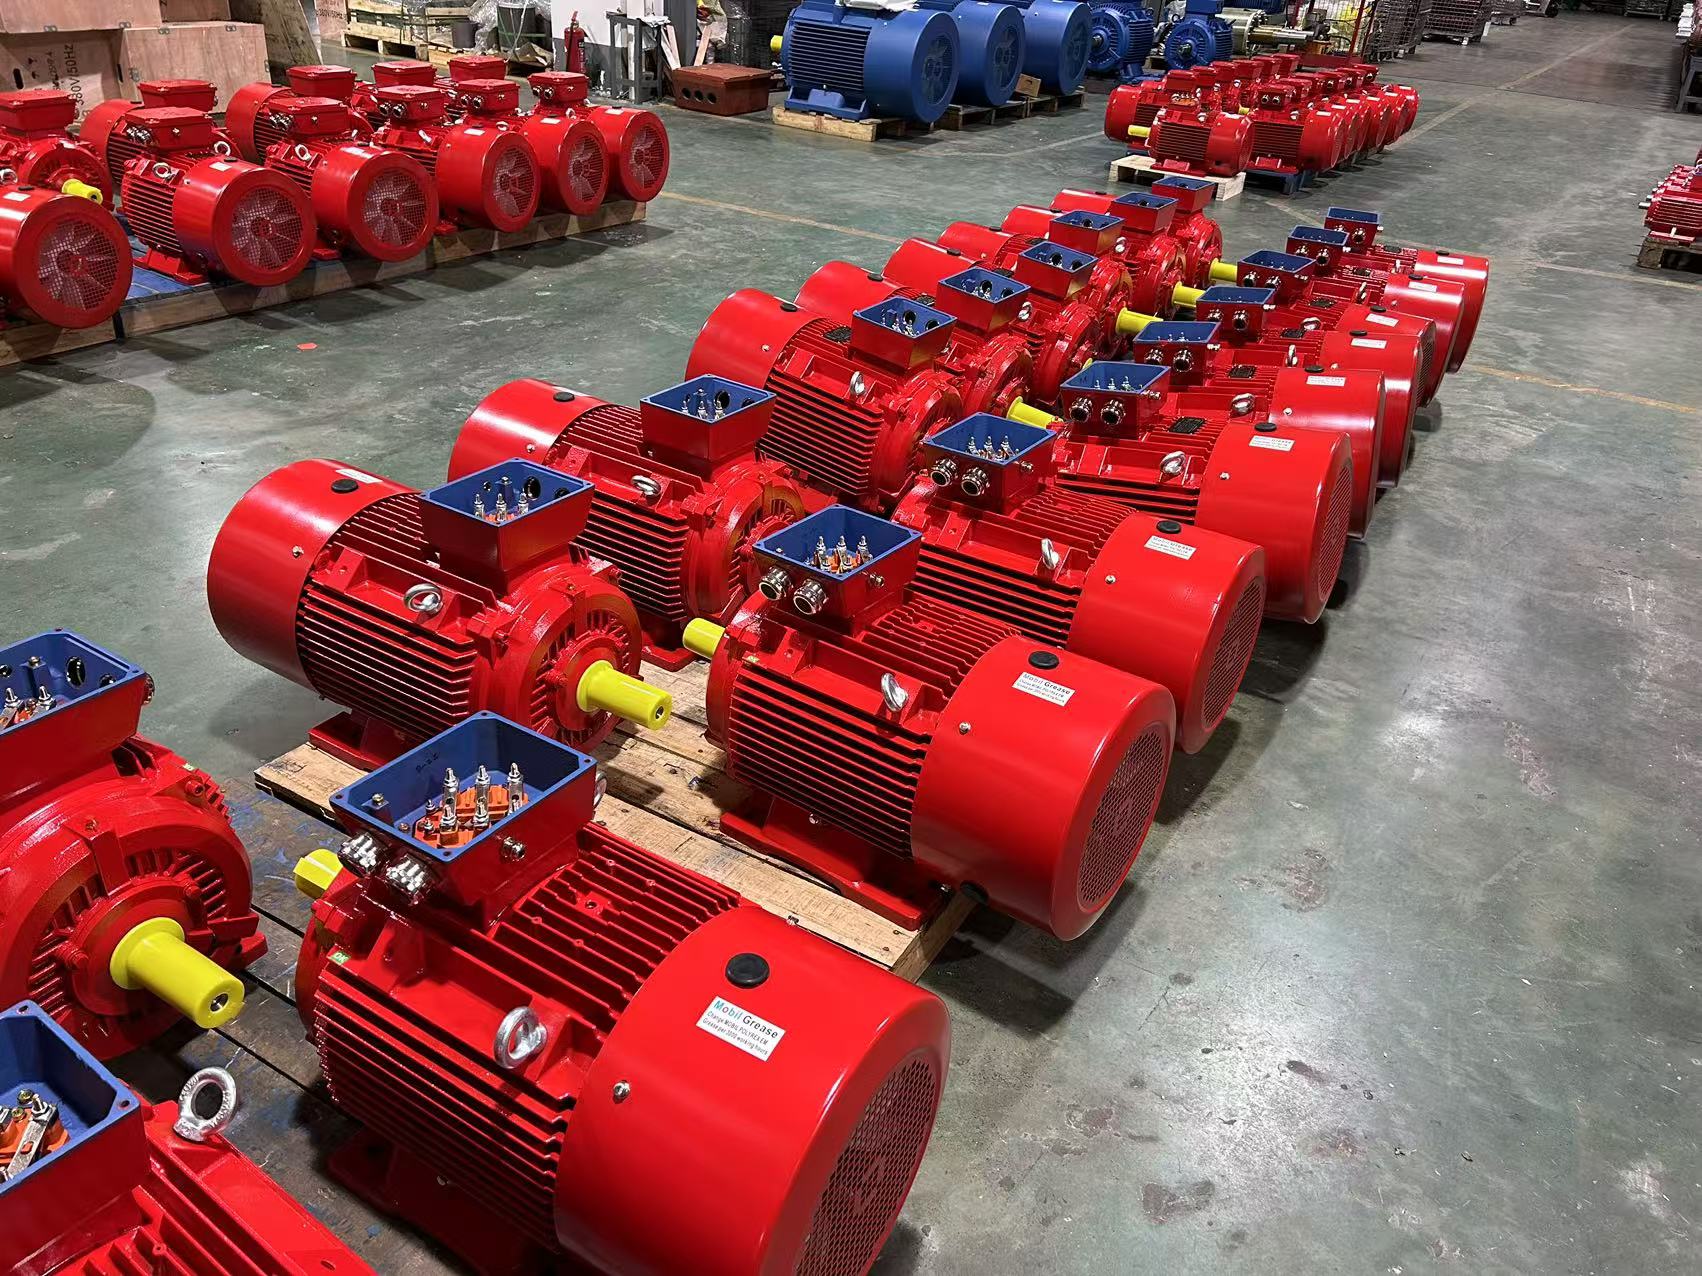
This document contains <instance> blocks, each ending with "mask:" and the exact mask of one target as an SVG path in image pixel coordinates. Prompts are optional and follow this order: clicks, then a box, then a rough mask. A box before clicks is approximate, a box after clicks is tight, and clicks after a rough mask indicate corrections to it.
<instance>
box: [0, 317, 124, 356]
mask: <svg viewBox="0 0 1702 1276" xmlns="http://www.w3.org/2000/svg"><path fill="white" fill-rule="evenodd" d="M117 336H118V333H117V331H116V330H115V329H114V328H113V326H112V321H111V320H110V319H109V320H107V321H106V322H105V323H103V324H96V325H95V326H94V327H93V328H55V327H54V326H53V325H52V324H46V323H26V324H17V325H14V326H12V327H5V328H0V367H5V366H6V365H7V364H12V363H23V362H25V361H26V360H29V359H45V358H48V357H49V356H50V355H56V354H65V353H67V352H68V351H71V350H83V349H86V348H87V347H89V346H98V345H102V344H104V343H105V342H108V341H112V340H115V339H116V338H117Z"/></svg>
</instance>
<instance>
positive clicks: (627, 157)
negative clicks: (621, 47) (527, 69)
mask: <svg viewBox="0 0 1702 1276" xmlns="http://www.w3.org/2000/svg"><path fill="white" fill-rule="evenodd" d="M526 82H527V83H528V84H530V85H531V86H532V92H533V93H534V94H535V95H536V96H537V99H538V105H537V107H536V108H535V113H544V114H548V113H556V114H560V115H565V116H569V117H571V116H582V117H584V118H585V119H588V120H590V121H591V123H593V124H595V125H596V126H597V131H598V132H599V133H601V134H602V137H603V153H604V155H605V156H606V157H607V159H608V165H609V198H611V199H631V200H637V201H638V202H639V203H641V204H645V203H649V202H650V201H651V200H653V199H655V198H656V196H658V195H660V194H661V193H662V186H663V184H664V183H665V182H666V181H667V180H668V164H669V146H668V130H667V128H666V127H665V126H664V125H663V123H662V117H661V116H660V115H657V114H656V112H654V111H647V110H644V109H643V108H642V107H631V106H592V105H590V104H589V103H588V101H587V98H588V96H589V95H590V92H591V82H590V81H589V80H588V79H586V78H585V76H583V75H581V74H580V73H579V72H577V71H539V72H538V73H537V74H536V75H532V76H529V77H528V78H527V81H526Z"/></svg>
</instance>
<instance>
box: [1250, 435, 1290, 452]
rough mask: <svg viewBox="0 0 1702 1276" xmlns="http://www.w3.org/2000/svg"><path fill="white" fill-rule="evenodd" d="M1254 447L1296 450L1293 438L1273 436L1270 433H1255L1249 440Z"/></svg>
mask: <svg viewBox="0 0 1702 1276" xmlns="http://www.w3.org/2000/svg"><path fill="white" fill-rule="evenodd" d="M1247 442H1248V443H1250V444H1252V445H1253V446H1254V447H1262V448H1265V449H1267V450H1269V451H1272V452H1290V451H1293V450H1294V440H1293V439H1278V438H1273V437H1272V436H1271V435H1269V434H1255V435H1254V436H1253V437H1252V438H1250V439H1248V440H1247Z"/></svg>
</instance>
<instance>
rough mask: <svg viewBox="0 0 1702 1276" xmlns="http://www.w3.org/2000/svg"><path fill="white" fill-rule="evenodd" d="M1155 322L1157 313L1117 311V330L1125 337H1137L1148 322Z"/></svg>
mask: <svg viewBox="0 0 1702 1276" xmlns="http://www.w3.org/2000/svg"><path fill="white" fill-rule="evenodd" d="M1157 322H1158V316H1157V315H1143V314H1142V313H1141V312H1140V311H1138V310H1119V311H1118V312H1117V331H1118V332H1119V333H1120V334H1121V335H1122V336H1125V337H1138V336H1140V335H1141V332H1142V331H1143V330H1144V329H1145V328H1146V326H1147V325H1148V324H1149V323H1157Z"/></svg>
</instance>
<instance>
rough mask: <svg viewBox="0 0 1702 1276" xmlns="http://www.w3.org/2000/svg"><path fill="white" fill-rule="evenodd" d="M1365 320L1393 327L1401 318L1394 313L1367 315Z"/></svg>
mask: <svg viewBox="0 0 1702 1276" xmlns="http://www.w3.org/2000/svg"><path fill="white" fill-rule="evenodd" d="M1365 322H1366V323H1374V324H1379V325H1381V326H1382V327H1384V328H1393V327H1394V326H1395V325H1396V324H1398V323H1399V322H1400V320H1399V319H1396V318H1395V317H1394V316H1393V315H1366V316H1365Z"/></svg>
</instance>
